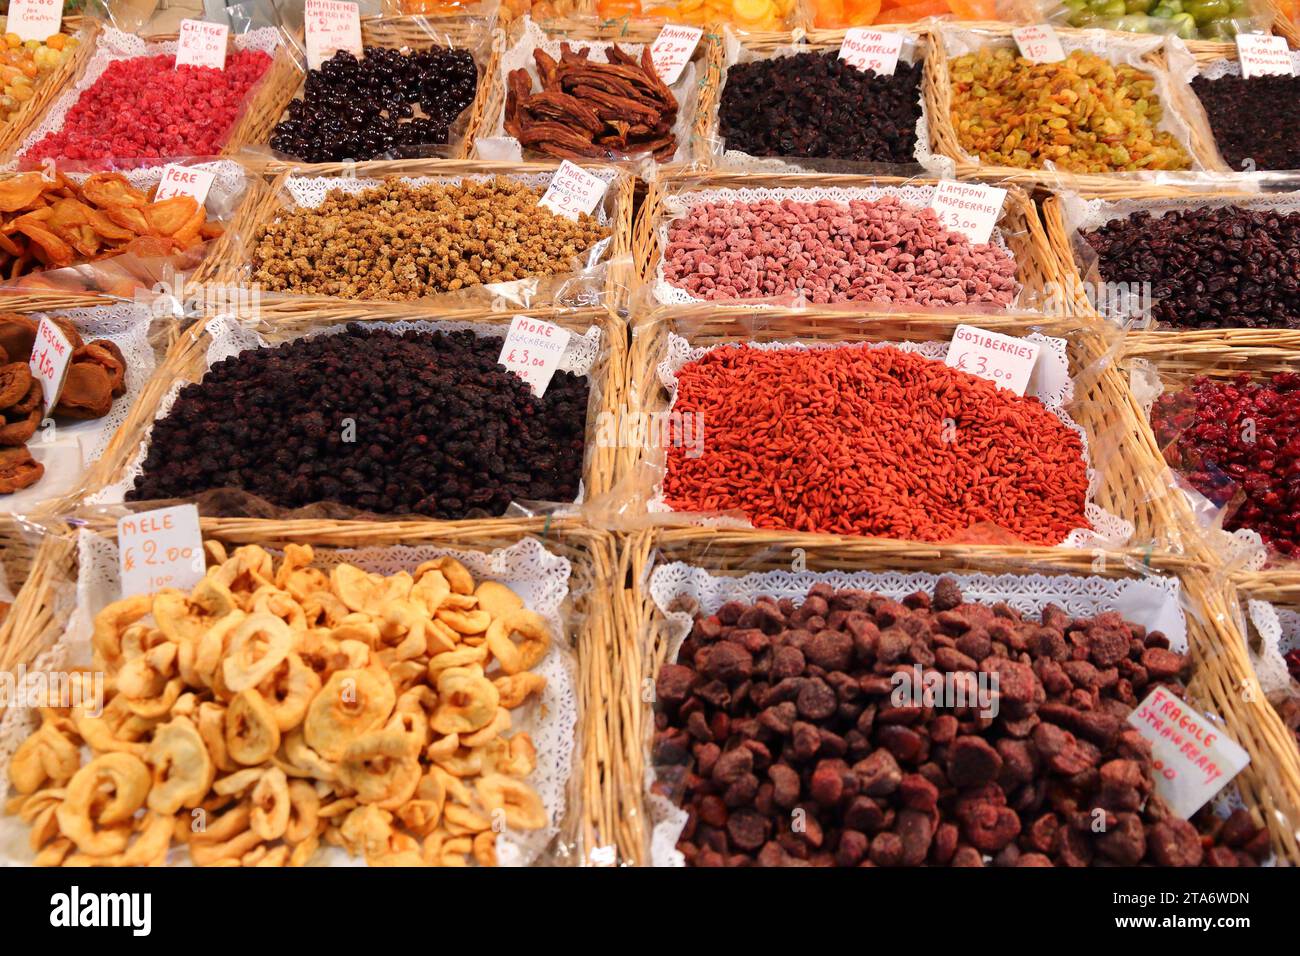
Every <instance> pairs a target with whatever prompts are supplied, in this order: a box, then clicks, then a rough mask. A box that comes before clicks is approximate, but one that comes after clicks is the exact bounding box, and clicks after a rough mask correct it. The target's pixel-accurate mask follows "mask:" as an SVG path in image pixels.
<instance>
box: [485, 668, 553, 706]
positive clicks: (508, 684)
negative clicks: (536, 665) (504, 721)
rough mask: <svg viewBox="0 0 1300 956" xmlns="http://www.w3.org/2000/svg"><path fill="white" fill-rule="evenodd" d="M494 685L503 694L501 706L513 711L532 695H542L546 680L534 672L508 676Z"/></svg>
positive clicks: (499, 679)
mask: <svg viewBox="0 0 1300 956" xmlns="http://www.w3.org/2000/svg"><path fill="white" fill-rule="evenodd" d="M492 683H493V685H495V687H496V689H497V691H498V693H500V694H501V706H502V707H506V708H509V709H511V710H513V709H514V708H516V707H519V706H521V705H522V704H523V702H524V701H526V700H527V699H528V697H529V696H530V695H532V694H540V693H541V692H542V691H543V690H544V689H545V688H546V678H545V677H543V676H542V675H541V674H534V673H533V672H532V671H520V672H519V673H517V674H508V675H506V676H505V677H498V678H497V679H496V680H494V681H492Z"/></svg>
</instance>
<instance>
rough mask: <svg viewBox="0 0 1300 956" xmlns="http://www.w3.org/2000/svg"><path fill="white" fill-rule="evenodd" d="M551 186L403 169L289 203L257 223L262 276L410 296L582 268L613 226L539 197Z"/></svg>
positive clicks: (304, 288)
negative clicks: (449, 181)
mask: <svg viewBox="0 0 1300 956" xmlns="http://www.w3.org/2000/svg"><path fill="white" fill-rule="evenodd" d="M542 193H543V190H539V189H531V188H529V187H528V186H525V185H523V184H521V183H518V182H515V181H513V180H509V179H506V178H505V177H500V176H499V177H496V178H495V179H492V180H489V181H487V182H477V181H474V180H472V179H469V178H466V179H464V180H462V181H461V182H460V184H458V185H442V184H441V183H429V184H426V185H423V186H412V185H410V184H408V183H405V182H403V181H401V180H400V179H397V178H392V179H388V180H385V181H384V183H383V184H382V185H379V186H376V187H374V188H371V189H366V190H363V191H361V192H358V193H349V192H346V191H344V190H341V189H335V190H330V192H329V194H328V195H327V196H326V197H325V200H324V202H322V203H321V204H320V205H319V206H314V207H307V208H295V209H291V210H288V211H286V212H284V213H282V214H281V215H280V216H279V217H278V218H277V219H275V220H274V221H272V222H270V223H267V224H266V225H264V226H262V227H261V228H260V229H258V231H257V236H256V244H255V246H254V249H253V281H254V282H257V283H260V284H261V286H262V288H263V289H265V290H267V291H270V292H291V293H297V294H299V295H331V296H338V297H340V298H344V299H394V300H410V299H419V298H422V297H424V296H429V295H436V294H437V293H440V292H454V291H456V290H458V289H464V288H468V287H471V286H476V285H483V284H486V283H491V282H511V281H514V280H516V279H526V278H530V277H532V276H551V275H557V274H560V273H564V272H575V271H577V270H578V269H580V268H582V267H583V265H584V263H585V257H586V256H587V254H588V253H589V252H590V250H591V248H592V247H593V246H595V245H596V243H598V242H599V241H600V240H601V239H604V238H605V237H606V236H608V235H609V234H610V230H609V229H608V228H607V227H605V226H602V225H601V224H600V222H599V221H598V220H597V219H596V218H595V217H594V216H589V215H587V214H586V213H583V214H581V215H580V216H579V217H578V219H576V220H574V219H570V218H568V217H567V216H560V215H556V214H555V213H553V212H551V211H550V210H549V209H546V208H545V207H543V206H540V205H538V200H540V199H541V197H542Z"/></svg>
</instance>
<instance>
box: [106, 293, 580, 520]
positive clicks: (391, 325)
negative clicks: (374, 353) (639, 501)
mask: <svg viewBox="0 0 1300 956" xmlns="http://www.w3.org/2000/svg"><path fill="white" fill-rule="evenodd" d="M367 327H368V328H378V329H387V330H389V331H391V332H411V331H415V332H435V331H442V332H460V331H464V330H467V329H468V330H469V331H471V332H473V333H474V334H475V335H477V336H479V337H480V338H482V337H501V336H503V335H504V334H505V330H504V328H503V327H502V326H499V325H488V324H486V323H481V322H480V323H475V322H455V321H446V320H439V321H402V322H373V323H368V324H367ZM205 328H206V330H207V332H208V334H209V335H211V336H212V343H211V344H210V345H209V346H208V352H207V357H206V364H205V366H204V369H203V373H204V375H206V374H207V373H208V370H209V369H211V368H212V366H213V365H215V364H216V363H217V362H220V361H221V360H222V359H227V358H231V357H233V356H235V355H238V354H240V353H241V352H246V351H248V350H249V349H264V348H274V347H275V344H276V343H271V342H267V341H266V340H265V339H263V338H262V337H261V336H260V335H258V334H257V332H255V331H254V330H253V329H250V328H248V327H247V326H245V325H242V324H241V323H240V322H239V321H238V320H237V319H235V318H233V317H231V316H225V315H223V316H218V317H217V318H215V319H212V320H211V321H209V322H208V324H207V325H206V326H205ZM345 329H346V326H344V325H333V326H328V327H326V328H322V329H314V330H312V331H310V332H306V333H304V334H303V335H302V336H300V338H311V337H314V336H317V335H338V334H340V333H341V332H343V331H344V330H345ZM604 344H605V339H604V333H603V332H602V331H601V329H600V328H599V326H592V327H591V328H589V329H587V331H586V332H585V333H583V334H581V335H579V334H577V333H573V334H571V335H570V336H569V342H568V344H567V345H566V346H565V349H564V355H563V356H561V358H560V363H559V365H558V366H557V371H560V372H570V373H572V374H574V375H583V376H588V377H590V375H591V370H592V368H593V367H594V366H595V364H596V362H597V360H598V359H599V358H600V355H601V352H602V349H603V347H604ZM187 384H189V383H188V382H176V383H175V384H173V385H172V387H171V388H170V389H168V391H167V394H166V395H165V396H164V397H163V400H162V401H161V402H160V403H159V404H158V412H157V414H155V415H154V422H155V423H157V422H159V421H161V420H162V419H164V418H166V417H167V416H168V415H169V414H170V413H171V410H172V406H173V405H174V404H175V403H176V398H177V397H178V396H179V395H180V393H181V389H182V388H184V387H185V386H186V385H187ZM152 438H153V426H152V425H151V426H150V427H149V430H148V432H147V433H146V434H145V436H144V440H143V441H142V442H141V443H140V448H139V450H137V452H136V454H135V456H134V457H133V458H132V459H131V464H130V466H129V467H128V468H127V469H126V471H125V473H124V474H123V477H122V478H121V479H119V480H118V481H116V482H114V483H113V484H111V485H109V486H107V487H106V488H104V489H102V490H100V491H98V492H96V493H95V494H93V495H91V496H90V497H89V498H87V499H86V500H87V502H88V503H91V504H117V503H119V502H122V501H125V500H126V493H127V492H128V491H130V490H131V488H132V487H134V486H135V481H136V479H137V478H138V477H139V476H140V474H141V473H142V472H143V471H144V461H145V458H146V457H147V456H148V454H149V442H150V441H151V439H152ZM582 500H583V495H582V486H581V485H579V493H578V498H577V500H576V501H575V502H574V503H575V504H580V503H581V502H582Z"/></svg>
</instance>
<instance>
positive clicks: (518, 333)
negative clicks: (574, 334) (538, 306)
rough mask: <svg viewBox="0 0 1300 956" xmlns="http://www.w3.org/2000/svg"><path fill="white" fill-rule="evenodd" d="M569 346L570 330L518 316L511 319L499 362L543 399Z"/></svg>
mask: <svg viewBox="0 0 1300 956" xmlns="http://www.w3.org/2000/svg"><path fill="white" fill-rule="evenodd" d="M568 344H569V332H568V330H567V329H562V328H560V327H559V326H558V325H552V324H551V323H550V322H543V321H541V320H540V319H533V318H529V317H528V316H526V315H516V316H515V317H514V318H513V319H511V320H510V331H509V332H508V333H507V334H506V341H505V344H504V345H503V346H502V347H501V355H500V357H499V358H498V359H497V361H498V362H500V363H501V364H502V365H504V366H505V367H506V368H508V369H509V370H510V371H512V372H514V373H515V374H516V375H518V376H519V377H520V378H522V379H523V380H524V381H525V382H527V383H528V384H529V385H530V386H531V387H532V390H533V394H534V395H536V396H537V397H538V398H541V397H542V396H543V395H545V394H546V387H547V386H548V385H550V384H551V377H552V376H553V375H554V374H555V370H556V369H557V368H558V367H559V365H560V359H561V358H563V357H564V349H565V347H566V346H567V345H568Z"/></svg>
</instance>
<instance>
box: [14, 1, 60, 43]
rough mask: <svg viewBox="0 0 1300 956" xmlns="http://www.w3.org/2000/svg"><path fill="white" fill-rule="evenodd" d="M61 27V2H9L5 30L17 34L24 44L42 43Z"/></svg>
mask: <svg viewBox="0 0 1300 956" xmlns="http://www.w3.org/2000/svg"><path fill="white" fill-rule="evenodd" d="M62 26H63V0H9V19H8V20H7V21H6V22H5V30H6V31H8V32H9V33H16V34H18V38H19V39H20V40H22V41H23V42H24V43H25V42H27V41H28V40H40V41H41V42H42V43H43V42H45V41H46V40H48V39H49V38H50V37H52V36H54V34H56V33H58V32H59V29H60V28H61V27H62Z"/></svg>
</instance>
